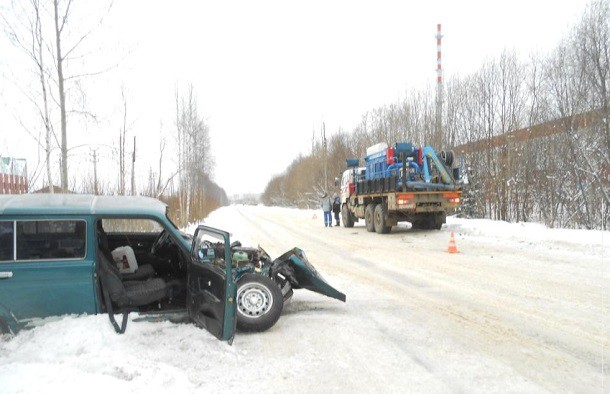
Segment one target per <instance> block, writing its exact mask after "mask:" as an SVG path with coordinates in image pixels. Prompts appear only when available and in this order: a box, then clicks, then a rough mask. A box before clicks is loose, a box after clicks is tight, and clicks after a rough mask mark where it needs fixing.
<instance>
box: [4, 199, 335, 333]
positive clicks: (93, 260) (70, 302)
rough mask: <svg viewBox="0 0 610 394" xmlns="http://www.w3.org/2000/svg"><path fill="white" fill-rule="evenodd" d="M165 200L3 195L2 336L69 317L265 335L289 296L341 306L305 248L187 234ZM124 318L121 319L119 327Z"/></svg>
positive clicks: (208, 230) (212, 232)
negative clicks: (272, 250) (271, 250)
mask: <svg viewBox="0 0 610 394" xmlns="http://www.w3.org/2000/svg"><path fill="white" fill-rule="evenodd" d="M166 210H167V207H166V205H165V204H164V203H162V202H161V201H159V200H156V199H153V198H148V197H133V196H91V195H62V194H53V195H7V196H0V331H1V332H3V333H6V332H16V331H17V330H19V329H20V328H23V327H24V326H28V325H29V324H30V323H33V322H35V321H36V320H38V319H40V318H44V317H48V316H58V315H64V314H82V313H89V314H96V313H107V314H108V316H109V318H110V321H111V323H112V325H113V326H114V328H115V330H116V331H117V332H118V333H122V332H124V331H125V329H126V325H127V315H128V314H129V312H132V311H134V312H138V313H139V314H140V315H141V316H147V315H150V316H164V315H165V316H168V317H169V316H171V317H172V318H175V317H176V316H180V315H182V316H184V317H185V318H186V317H188V319H189V320H190V321H192V322H194V323H195V324H196V325H198V326H199V327H202V328H205V329H207V330H208V331H209V332H211V333H212V334H213V335H214V336H216V337H217V338H219V339H221V340H225V341H229V343H231V342H232V340H233V337H234V335H235V330H236V328H237V329H239V330H242V331H264V330H266V329H268V328H270V327H271V326H273V325H274V324H275V323H276V322H277V320H278V319H279V317H280V315H281V312H282V309H283V305H284V302H285V301H286V300H288V299H289V298H290V297H291V296H292V294H293V289H300V288H304V289H308V290H311V291H315V292H317V293H320V294H323V295H326V296H329V297H332V298H336V299H338V300H341V301H345V294H343V293H341V292H339V291H337V290H336V289H334V288H333V287H332V286H330V285H329V284H328V283H327V282H326V281H325V280H324V279H323V278H322V277H321V276H320V274H319V273H318V272H317V271H316V269H315V268H314V267H313V266H312V265H311V264H310V263H309V261H308V260H307V258H306V256H305V253H304V252H303V251H302V250H301V249H299V248H293V249H292V250H290V251H288V252H286V253H284V254H283V255H282V256H280V257H278V258H276V259H271V258H270V257H269V255H268V254H267V253H266V252H265V251H264V250H263V249H262V248H260V247H258V248H250V247H243V246H242V245H241V244H240V243H239V242H233V243H231V240H230V236H229V233H227V232H226V231H222V230H218V229H215V228H212V227H208V226H199V227H198V228H197V230H196V231H195V234H194V236H190V235H187V234H184V233H182V232H180V231H179V230H178V228H177V227H176V226H175V225H174V224H173V223H172V222H171V220H170V219H169V218H168V217H167V215H166ZM115 314H122V315H123V316H122V321H121V322H120V324H119V322H117V321H116V320H115Z"/></svg>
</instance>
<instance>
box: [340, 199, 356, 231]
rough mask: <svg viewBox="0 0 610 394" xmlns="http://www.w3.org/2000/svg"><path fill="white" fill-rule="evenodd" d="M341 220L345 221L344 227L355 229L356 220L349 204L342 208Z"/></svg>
mask: <svg viewBox="0 0 610 394" xmlns="http://www.w3.org/2000/svg"><path fill="white" fill-rule="evenodd" d="M341 218H342V219H343V227H354V218H353V217H352V214H351V212H350V211H349V209H348V208H347V204H343V206H342V207H341Z"/></svg>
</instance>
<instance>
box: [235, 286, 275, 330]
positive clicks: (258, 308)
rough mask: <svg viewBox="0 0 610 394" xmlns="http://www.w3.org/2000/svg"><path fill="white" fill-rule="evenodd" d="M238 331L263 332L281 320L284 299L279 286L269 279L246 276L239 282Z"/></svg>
mask: <svg viewBox="0 0 610 394" xmlns="http://www.w3.org/2000/svg"><path fill="white" fill-rule="evenodd" d="M236 307H237V314H236V315H237V329H238V330H240V331H252V332H262V331H265V330H268V329H269V328H271V327H272V326H273V325H274V324H275V323H276V322H277V321H278V319H279V318H280V315H281V314H282V309H283V308H284V297H283V296H282V290H281V289H280V288H279V286H278V285H277V284H276V283H275V282H274V281H273V280H272V279H271V278H269V277H267V276H264V275H260V274H246V275H244V276H243V277H242V278H241V279H240V280H239V281H238V282H237V305H236Z"/></svg>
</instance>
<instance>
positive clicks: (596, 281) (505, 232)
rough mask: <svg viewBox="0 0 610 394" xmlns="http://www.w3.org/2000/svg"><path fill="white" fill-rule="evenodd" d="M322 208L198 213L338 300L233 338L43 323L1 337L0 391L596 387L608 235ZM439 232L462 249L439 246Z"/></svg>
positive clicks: (158, 328) (309, 302)
mask: <svg viewBox="0 0 610 394" xmlns="http://www.w3.org/2000/svg"><path fill="white" fill-rule="evenodd" d="M322 220H323V219H322V213H321V212H320V211H312V210H296V209H288V208H267V207H261V206H258V207H255V206H231V207H226V208H222V209H220V210H218V211H215V212H214V213H212V214H211V215H210V217H209V218H207V219H206V220H205V224H208V225H212V226H215V227H219V228H222V229H225V230H227V231H230V232H231V233H232V239H233V240H234V239H239V240H240V241H242V243H243V244H244V245H257V244H260V245H261V246H263V247H264V248H265V250H267V252H268V253H269V254H270V255H271V256H278V255H279V254H280V253H283V252H284V251H285V250H287V249H289V248H291V247H293V246H299V247H301V248H302V249H303V250H305V252H306V253H307V256H308V258H309V260H310V262H311V263H312V264H313V265H314V266H315V267H316V268H317V269H318V271H319V272H320V273H321V274H322V275H323V276H324V277H325V279H326V280H327V281H328V282H329V283H330V284H331V285H333V286H334V287H336V288H337V289H338V290H340V291H342V292H344V293H345V294H346V295H347V302H346V303H342V302H339V301H337V300H334V299H331V298H328V297H324V296H321V295H319V294H316V293H312V292H308V291H305V290H297V291H295V295H294V297H293V299H292V301H291V302H290V303H289V304H287V305H285V307H284V312H283V314H282V317H281V318H280V320H279V322H278V323H277V324H276V325H275V326H274V327H272V328H271V329H270V330H269V331H267V332H264V333H258V334H245V333H237V335H236V337H235V341H234V342H233V345H232V346H229V345H228V344H226V343H224V342H220V341H218V340H216V339H215V338H214V337H212V336H211V335H210V334H209V333H207V332H206V331H203V330H200V329H198V328H196V327H195V326H194V325H191V324H187V323H183V324H177V323H170V322H167V321H158V322H150V321H141V319H140V320H138V316H137V315H136V314H132V315H131V317H130V322H129V325H128V327H127V332H126V333H125V334H124V335H117V334H115V333H114V330H113V329H112V327H111V325H110V323H109V322H108V318H107V316H103V315H100V316H63V317H60V318H53V319H46V320H45V321H44V323H43V324H40V325H39V326H37V327H35V328H33V329H31V330H25V331H22V332H20V333H19V334H18V335H16V336H14V337H10V336H8V335H5V336H3V337H2V339H1V340H0V382H2V386H1V389H0V391H1V392H3V393H17V392H43V391H44V392H49V391H58V390H62V391H65V392H77V391H78V392H81V391H82V390H83V389H84V388H87V391H92V392H102V391H104V392H109V391H110V392H134V393H140V392H147V393H148V392H153V393H155V392H167V391H168V390H169V391H170V392H176V391H178V390H180V391H181V392H187V393H188V392H204V391H205V392H288V391H291V392H320V391H323V392H372V391H374V392H426V393H434V392H448V391H449V392H479V393H487V392H514V393H517V392H518V393H523V392H536V393H538V392H565V391H568V392H603V391H604V390H608V387H609V384H610V382H608V372H607V371H608V361H607V357H608V356H607V353H608V345H609V338H610V330H609V325H608V322H609V316H610V313H609V312H610V310H609V309H610V308H609V305H610V303H609V302H608V301H610V300H609V299H608V289H609V288H610V286H609V285H610V279H609V277H608V270H607V264H608V256H609V255H610V245H609V244H610V233H609V232H601V231H585V230H563V229H548V228H545V227H544V226H542V225H539V224H531V223H517V224H511V223H504V222H495V221H490V220H466V219H457V218H452V217H450V218H448V223H447V224H446V225H445V226H443V229H442V230H441V231H419V230H412V229H411V228H410V226H409V225H408V224H404V225H401V226H399V227H397V228H394V229H393V230H392V233H391V234H388V235H379V234H375V233H367V232H366V230H365V229H364V227H363V224H362V223H358V224H356V226H355V227H354V228H351V229H347V228H343V227H341V228H325V227H324V226H323V222H322ZM194 227H195V225H193V226H190V227H189V229H188V231H190V232H191V233H192V232H193V230H194ZM451 231H453V232H454V233H455V239H456V244H457V247H458V249H459V251H460V253H459V254H448V253H446V252H445V250H446V248H447V246H448V242H449V234H450V232H451ZM134 319H136V320H138V321H134ZM602 367H603V368H604V369H605V372H602Z"/></svg>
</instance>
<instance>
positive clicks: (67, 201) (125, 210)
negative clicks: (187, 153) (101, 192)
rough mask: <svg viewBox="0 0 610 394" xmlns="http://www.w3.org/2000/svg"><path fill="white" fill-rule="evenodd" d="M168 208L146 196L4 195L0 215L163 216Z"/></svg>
mask: <svg viewBox="0 0 610 394" xmlns="http://www.w3.org/2000/svg"><path fill="white" fill-rule="evenodd" d="M166 208H167V205H166V204H164V203H163V202H161V201H159V200H157V199H155V198H151V197H142V196H94V195H89V194H9V195H0V215H35V214H46V215H53V214H55V215H58V214H60V215H67V214H69V215H90V214H94V215H154V216H158V215H162V216H165V212H166Z"/></svg>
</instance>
